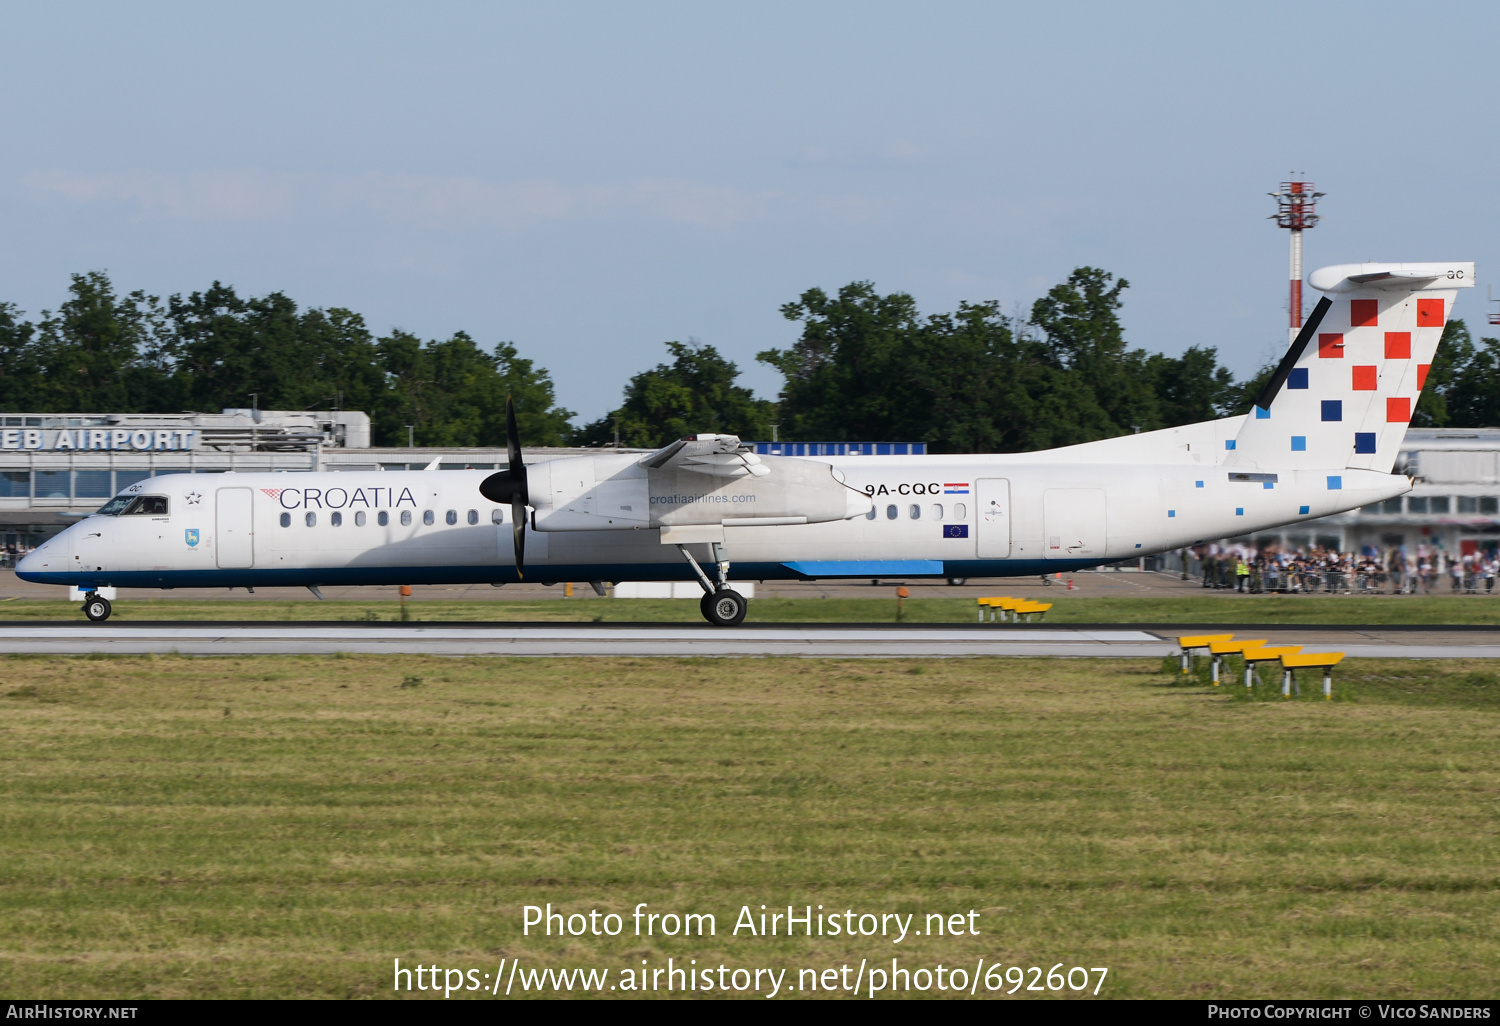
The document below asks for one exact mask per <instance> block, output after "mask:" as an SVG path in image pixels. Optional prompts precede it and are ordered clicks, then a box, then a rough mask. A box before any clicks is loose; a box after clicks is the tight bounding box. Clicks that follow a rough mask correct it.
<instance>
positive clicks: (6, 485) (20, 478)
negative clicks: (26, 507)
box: [0, 470, 31, 499]
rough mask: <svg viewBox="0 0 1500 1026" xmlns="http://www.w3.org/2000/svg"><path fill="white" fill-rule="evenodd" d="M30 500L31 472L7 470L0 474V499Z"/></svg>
mask: <svg viewBox="0 0 1500 1026" xmlns="http://www.w3.org/2000/svg"><path fill="white" fill-rule="evenodd" d="M29 498H31V471H29V470H7V471H4V472H3V473H0V499H29Z"/></svg>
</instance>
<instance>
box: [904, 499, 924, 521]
mask: <svg viewBox="0 0 1500 1026" xmlns="http://www.w3.org/2000/svg"><path fill="white" fill-rule="evenodd" d="M906 515H907V516H909V517H911V518H912V519H913V520H921V519H922V507H921V506H918V505H917V504H916V503H915V502H914V503H912V504H911V508H910V509H908V510H907V511H906Z"/></svg>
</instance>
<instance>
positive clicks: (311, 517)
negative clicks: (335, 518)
mask: <svg viewBox="0 0 1500 1026" xmlns="http://www.w3.org/2000/svg"><path fill="white" fill-rule="evenodd" d="M302 522H303V523H305V524H306V525H307V526H308V527H317V526H318V515H317V514H316V513H314V512H312V511H311V510H308V513H307V516H305V517H303V518H302Z"/></svg>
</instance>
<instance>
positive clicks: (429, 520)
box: [422, 509, 437, 527]
mask: <svg viewBox="0 0 1500 1026" xmlns="http://www.w3.org/2000/svg"><path fill="white" fill-rule="evenodd" d="M436 519H437V517H435V516H433V515H432V510H430V509H424V510H423V511H422V523H424V524H426V525H427V526H428V527H431V526H432V524H433V521H435V520H436Z"/></svg>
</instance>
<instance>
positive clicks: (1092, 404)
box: [760, 267, 1234, 452]
mask: <svg viewBox="0 0 1500 1026" xmlns="http://www.w3.org/2000/svg"><path fill="white" fill-rule="evenodd" d="M1126 287H1127V283H1126V282H1125V281H1123V280H1120V281H1115V280H1114V277H1113V275H1111V274H1109V273H1108V272H1106V271H1101V270H1098V269H1097V268H1089V267H1081V268H1078V269H1077V270H1076V271H1074V272H1073V274H1072V275H1070V276H1069V278H1068V280H1067V281H1066V282H1065V283H1063V284H1061V285H1058V286H1056V287H1055V288H1053V289H1052V290H1050V291H1049V292H1048V293H1047V295H1046V296H1045V297H1043V298H1042V299H1039V300H1038V301H1037V302H1036V303H1035V304H1034V306H1033V308H1032V316H1031V320H1030V321H1029V322H1026V323H1018V322H1017V321H1016V320H1015V319H1014V318H1006V317H1005V316H1003V315H1002V314H1001V313H1000V311H999V306H998V304H996V303H993V302H990V303H962V304H960V305H959V309H958V310H957V312H955V313H952V314H936V315H932V316H929V317H926V318H923V317H921V316H919V314H918V312H917V306H916V302H915V300H913V299H912V297H911V296H909V295H907V294H905V293H899V292H898V293H893V294H891V295H887V296H882V295H880V294H879V293H878V292H877V291H876V290H875V287H874V285H873V284H871V283H870V282H854V283H852V284H850V285H847V286H845V287H844V288H842V289H840V290H839V292H838V294H837V295H836V296H829V295H828V294H827V293H825V292H824V291H822V290H821V289H809V290H808V291H806V292H804V293H803V294H802V296H801V297H800V298H799V299H798V300H797V301H796V302H794V303H788V304H787V305H786V306H784V307H783V308H782V313H783V315H785V316H786V317H787V318H789V319H791V320H796V321H800V322H801V323H802V335H801V338H799V339H798V340H797V342H796V343H795V344H794V345H793V346H792V347H791V348H789V349H784V350H783V349H772V350H767V351H766V352H763V353H761V354H760V359H761V360H763V361H764V362H766V363H769V364H771V365H772V366H774V367H775V368H776V369H777V370H779V371H781V373H782V375H783V377H784V378H785V385H784V387H783V390H782V395H781V406H782V409H781V419H782V423H783V430H784V435H785V437H787V438H788V439H805V440H811V439H815V438H816V439H830V440H831V439H838V440H848V441H880V440H903V441H905V440H910V441H924V442H926V443H927V444H928V446H929V448H930V450H931V451H934V452H996V451H998V452H1006V451H1012V452H1013V451H1026V450H1033V449H1042V448H1050V447H1053V446H1059V445H1071V444H1075V443H1078V442H1086V441H1091V440H1093V439H1096V438H1105V437H1109V436H1111V435H1117V434H1123V433H1125V432H1128V431H1131V430H1135V429H1140V430H1149V429H1151V428H1154V427H1160V426H1165V425H1170V424H1180V423H1189V422H1192V421H1197V420H1207V419H1211V418H1212V417H1214V416H1216V415H1221V412H1222V411H1223V410H1224V409H1225V407H1226V406H1228V405H1230V404H1231V402H1232V397H1233V394H1234V388H1233V378H1232V376H1231V375H1230V373H1229V371H1228V370H1226V369H1224V368H1222V367H1220V366H1219V365H1218V354H1217V352H1216V351H1214V350H1212V349H1201V348H1197V347H1194V348H1192V349H1189V350H1188V351H1187V352H1186V353H1184V354H1183V355H1182V356H1181V357H1176V358H1173V357H1166V356H1161V355H1159V354H1148V353H1146V352H1145V351H1144V350H1139V349H1136V350H1131V349H1128V348H1127V347H1126V345H1125V340H1124V332H1123V329H1122V327H1121V325H1120V321H1119V314H1118V311H1119V309H1120V305H1121V298H1120V296H1121V293H1122V291H1123V290H1124V289H1125V288H1126Z"/></svg>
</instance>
